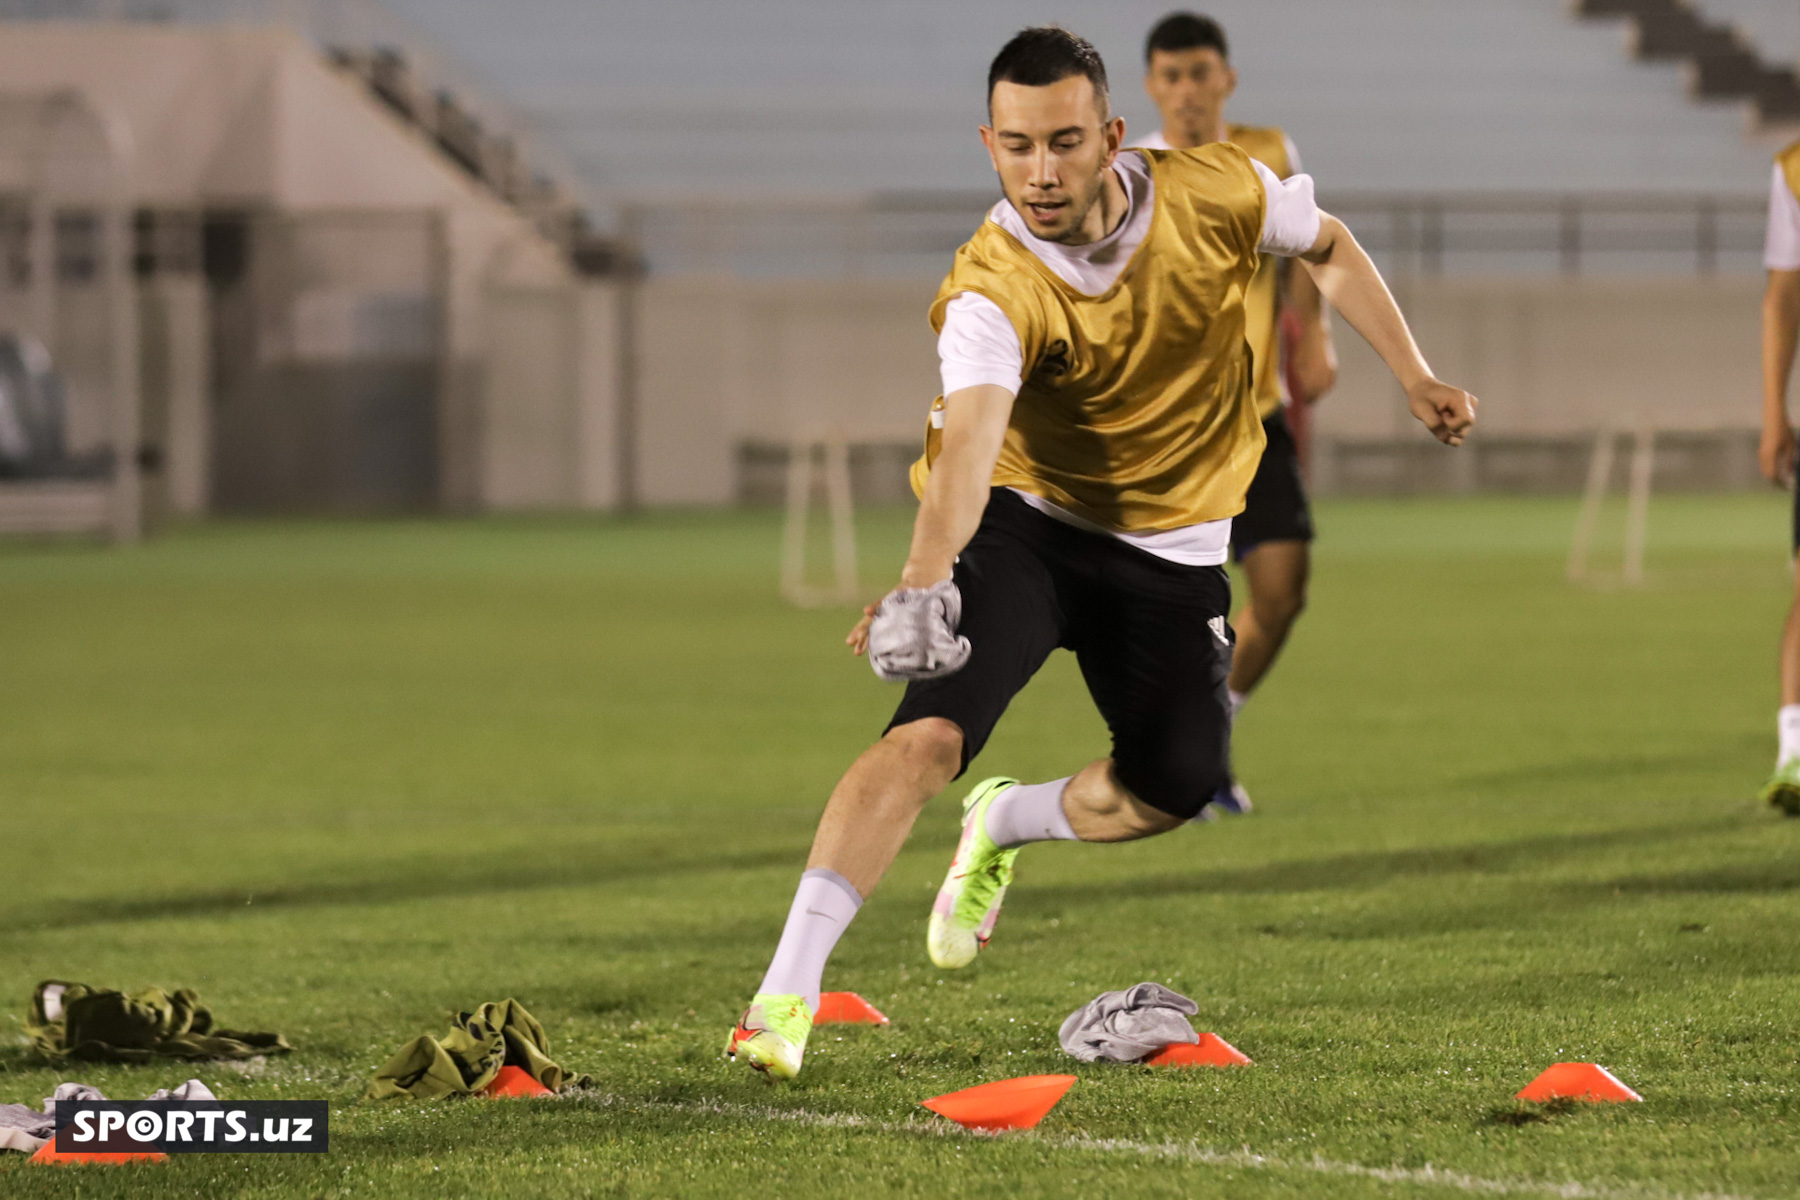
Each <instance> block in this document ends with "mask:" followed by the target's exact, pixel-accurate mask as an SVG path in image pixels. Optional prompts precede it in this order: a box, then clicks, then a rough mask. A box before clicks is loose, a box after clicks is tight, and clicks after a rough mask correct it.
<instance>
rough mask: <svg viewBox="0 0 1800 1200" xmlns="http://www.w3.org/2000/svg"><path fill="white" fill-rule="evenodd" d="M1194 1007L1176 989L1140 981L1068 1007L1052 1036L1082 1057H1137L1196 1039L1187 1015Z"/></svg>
mask: <svg viewBox="0 0 1800 1200" xmlns="http://www.w3.org/2000/svg"><path fill="white" fill-rule="evenodd" d="M1199 1011H1200V1006H1199V1005H1198V1004H1195V1003H1194V1002H1193V1001H1192V1000H1189V999H1188V998H1187V997H1186V996H1183V995H1182V994H1181V993H1180V992H1172V991H1170V990H1169V989H1168V988H1166V987H1164V986H1163V985H1162V984H1160V983H1140V984H1138V985H1137V986H1136V987H1133V988H1127V989H1126V990H1125V991H1122V992H1102V993H1101V994H1100V995H1099V996H1096V997H1095V998H1094V999H1092V1000H1090V1001H1088V1002H1087V1003H1086V1004H1084V1005H1082V1006H1081V1007H1080V1008H1078V1009H1076V1010H1075V1011H1074V1012H1072V1013H1070V1014H1069V1019H1068V1020H1066V1021H1064V1022H1063V1023H1062V1028H1061V1029H1059V1030H1057V1031H1056V1037H1057V1040H1058V1041H1060V1042H1061V1043H1062V1048H1063V1049H1064V1050H1066V1051H1068V1052H1069V1053H1070V1054H1072V1055H1074V1056H1075V1057H1076V1058H1078V1059H1080V1060H1081V1061H1082V1062H1101V1061H1105V1062H1137V1061H1138V1060H1139V1059H1142V1058H1148V1057H1149V1056H1150V1055H1152V1054H1155V1053H1156V1052H1157V1051H1158V1050H1161V1049H1162V1048H1163V1047H1164V1046H1172V1045H1175V1044H1176V1043H1177V1042H1186V1043H1187V1044H1189V1045H1194V1044H1196V1043H1198V1042H1199V1041H1200V1035H1199V1034H1197V1033H1195V1032H1194V1027H1193V1026H1192V1025H1190V1024H1188V1018H1189V1017H1191V1016H1193V1015H1194V1014H1195V1013H1197V1012H1199Z"/></svg>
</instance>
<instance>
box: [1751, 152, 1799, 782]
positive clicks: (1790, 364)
mask: <svg viewBox="0 0 1800 1200" xmlns="http://www.w3.org/2000/svg"><path fill="white" fill-rule="evenodd" d="M1763 266H1764V267H1766V268H1767V269H1768V273H1769V277H1768V284H1767V287H1766V288H1765V290H1764V292H1763V310H1762V328H1763V337H1762V364H1763V428H1762V442H1761V445H1760V446H1759V447H1758V454H1757V457H1758V459H1759V460H1760V461H1761V464H1762V471H1763V474H1764V475H1765V476H1767V477H1768V479H1769V481H1770V482H1771V483H1774V484H1776V485H1777V486H1779V487H1785V488H1789V489H1791V490H1795V497H1794V504H1795V507H1794V534H1793V545H1794V548H1795V550H1796V551H1800V489H1794V425H1793V422H1792V421H1791V420H1790V419H1789V417H1788V404H1787V394H1788V379H1789V377H1790V376H1792V375H1793V373H1794V347H1795V344H1796V342H1800V142H1795V143H1794V144H1793V145H1791V146H1789V147H1788V148H1787V149H1785V150H1783V151H1782V152H1781V153H1780V154H1778V155H1776V156H1775V171H1774V174H1773V177H1772V178H1771V179H1770V181H1769V226H1768V233H1767V235H1766V237H1765V239H1764V242H1763ZM1794 587H1795V591H1794V601H1793V604H1792V605H1791V606H1790V607H1789V609H1788V616H1787V624H1786V625H1785V626H1783V627H1782V631H1781V656H1780V659H1781V708H1780V710H1779V711H1778V712H1777V714H1776V729H1777V732H1778V734H1779V737H1780V748H1779V750H1778V751H1777V752H1776V759H1775V774H1774V775H1773V776H1772V777H1771V778H1770V779H1769V782H1768V785H1767V786H1766V787H1764V788H1763V792H1762V795H1763V799H1764V800H1766V801H1768V802H1769V803H1770V804H1773V805H1774V806H1775V807H1776V808H1779V809H1780V810H1781V811H1782V812H1784V813H1786V814H1787V815H1788V816H1790V817H1800V576H1796V577H1795V584H1794Z"/></svg>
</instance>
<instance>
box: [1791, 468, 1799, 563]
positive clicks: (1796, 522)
mask: <svg viewBox="0 0 1800 1200" xmlns="http://www.w3.org/2000/svg"><path fill="white" fill-rule="evenodd" d="M1789 478H1790V479H1793V480H1794V481H1795V482H1794V553H1795V554H1796V555H1800V450H1795V451H1794V473H1793V474H1791V475H1789Z"/></svg>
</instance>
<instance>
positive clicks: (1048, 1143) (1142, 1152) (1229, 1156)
mask: <svg viewBox="0 0 1800 1200" xmlns="http://www.w3.org/2000/svg"><path fill="white" fill-rule="evenodd" d="M566 1095H567V1096H568V1098H570V1099H574V1100H579V1101H585V1102H587V1103H590V1104H591V1103H595V1102H598V1103H600V1104H602V1105H605V1106H608V1107H614V1106H616V1107H619V1108H638V1109H655V1110H657V1111H660V1112H678V1113H691V1114H694V1115H698V1116H721V1117H736V1118H740V1119H749V1120H757V1121H785V1122H788V1123H790V1124H794V1125H804V1126H807V1127H808V1128H812V1129H866V1130H869V1131H870V1132H873V1133H898V1134H905V1135H909V1136H913V1137H984V1138H985V1137H993V1138H1000V1137H1004V1138H1006V1139H1007V1140H1009V1141H1011V1140H1023V1141H1029V1142H1031V1143H1033V1144H1035V1145H1039V1146H1043V1147H1046V1148H1048V1149H1053V1150H1084V1151H1088V1152H1090V1153H1095V1154H1116V1155H1125V1156H1130V1157H1135V1158H1160V1159H1167V1160H1169V1161H1172V1162H1184V1163H1193V1164H1195V1165H1198V1166H1207V1167H1227V1168H1231V1169H1234V1170H1243V1171H1271V1172H1280V1171H1291V1172H1298V1173H1301V1174H1311V1175H1329V1176H1337V1177H1340V1178H1354V1179H1370V1180H1375V1181H1377V1182H1380V1183H1404V1184H1418V1185H1420V1186H1425V1187H1440V1188H1446V1189H1448V1190H1450V1191H1456V1192H1466V1193H1469V1194H1471V1195H1480V1196H1555V1197H1559V1198H1561V1200H1751V1198H1750V1197H1747V1196H1741V1195H1734V1194H1732V1193H1728V1192H1671V1191H1668V1190H1666V1189H1664V1188H1657V1187H1637V1186H1632V1185H1630V1184H1600V1183H1578V1182H1575V1181H1569V1182H1566V1183H1553V1182H1550V1181H1548V1180H1539V1179H1523V1178H1514V1179H1487V1178H1484V1177H1482V1176H1480V1175H1470V1174H1467V1173H1466V1172H1463V1171H1452V1170H1447V1169H1445V1168H1443V1167H1433V1166H1429V1165H1427V1166H1423V1167H1369V1166H1364V1165H1363V1164H1361V1163H1352V1162H1338V1161H1336V1160H1335V1159H1329V1158H1324V1157H1321V1156H1319V1155H1314V1156H1313V1157H1312V1158H1309V1159H1284V1158H1271V1157H1269V1156H1267V1155H1263V1154H1256V1153H1254V1152H1252V1151H1251V1150H1250V1148H1249V1147H1247V1146H1246V1147H1244V1148H1243V1149H1241V1150H1212V1149H1208V1148H1207V1147H1205V1146H1202V1145H1200V1144H1199V1143H1197V1142H1138V1141H1132V1140H1130V1139H1129V1138H1095V1137H1087V1136H1085V1135H1074V1136H1064V1137H1058V1136H1055V1135H1052V1134H1040V1133H1035V1132H1016V1133H1005V1134H985V1133H978V1132H973V1131H970V1130H966V1129H961V1128H959V1127H957V1126H955V1125H953V1124H951V1123H950V1122H949V1121H945V1120H941V1119H932V1120H926V1121H879V1120H875V1119H872V1118H870V1117H862V1116H858V1115H856V1114H855V1113H822V1112H814V1111H812V1110H810V1109H804V1108H774V1107H771V1106H768V1105H760V1104H727V1103H725V1102H723V1101H718V1100H705V1101H682V1100H639V1099H632V1098H630V1097H626V1096H612V1095H607V1094H605V1093H596V1092H581V1091H576V1092H570V1093H566Z"/></svg>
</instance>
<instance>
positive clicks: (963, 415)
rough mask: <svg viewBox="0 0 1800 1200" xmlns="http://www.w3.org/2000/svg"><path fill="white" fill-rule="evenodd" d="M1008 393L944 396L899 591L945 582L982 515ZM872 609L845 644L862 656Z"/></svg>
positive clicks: (972, 391) (984, 389)
mask: <svg viewBox="0 0 1800 1200" xmlns="http://www.w3.org/2000/svg"><path fill="white" fill-rule="evenodd" d="M1012 406H1013V394H1012V393H1011V392H1010V391H1008V390H1007V389H1005V388H1003V387H1000V386H999V385H997V384H982V385H980V386H977V387H970V388H961V389H959V390H957V391H954V392H951V393H950V394H949V395H948V396H946V397H944V434H943V440H942V441H941V442H940V443H939V447H938V456H937V458H936V459H934V460H933V461H932V464H931V474H930V476H928V477H927V479H926V480H925V495H924V497H923V498H922V499H921V500H920V501H919V514H918V516H917V517H915V518H914V519H913V537H912V549H911V550H910V551H909V552H908V553H907V556H906V566H905V567H903V568H902V569H901V571H900V587H901V588H929V587H931V586H932V585H933V584H937V583H941V582H943V581H945V580H948V579H949V578H950V570H951V567H952V566H954V565H955V563H956V556H957V555H958V554H961V553H962V549H963V547H964V546H966V545H968V544H969V539H970V538H972V537H974V536H975V529H976V527H977V526H978V525H980V524H981V514H982V513H983V512H985V511H986V510H987V502H988V491H989V489H990V488H991V487H992V485H993V479H994V464H995V463H996V462H998V461H999V459H1000V446H1001V443H1002V442H1004V441H1005V439H1006V426H1007V423H1008V422H1009V421H1010V420H1011V419H1012ZM875 609H876V606H875V605H870V606H869V607H868V608H866V609H864V610H863V619H862V620H861V621H858V622H857V623H856V628H854V629H852V630H851V631H850V636H849V637H847V638H845V639H844V640H845V642H846V643H847V644H848V645H849V647H850V648H851V650H853V651H855V652H856V653H857V654H862V653H863V652H864V651H866V650H867V649H868V646H869V623H870V621H871V620H873V618H874V616H875Z"/></svg>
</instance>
